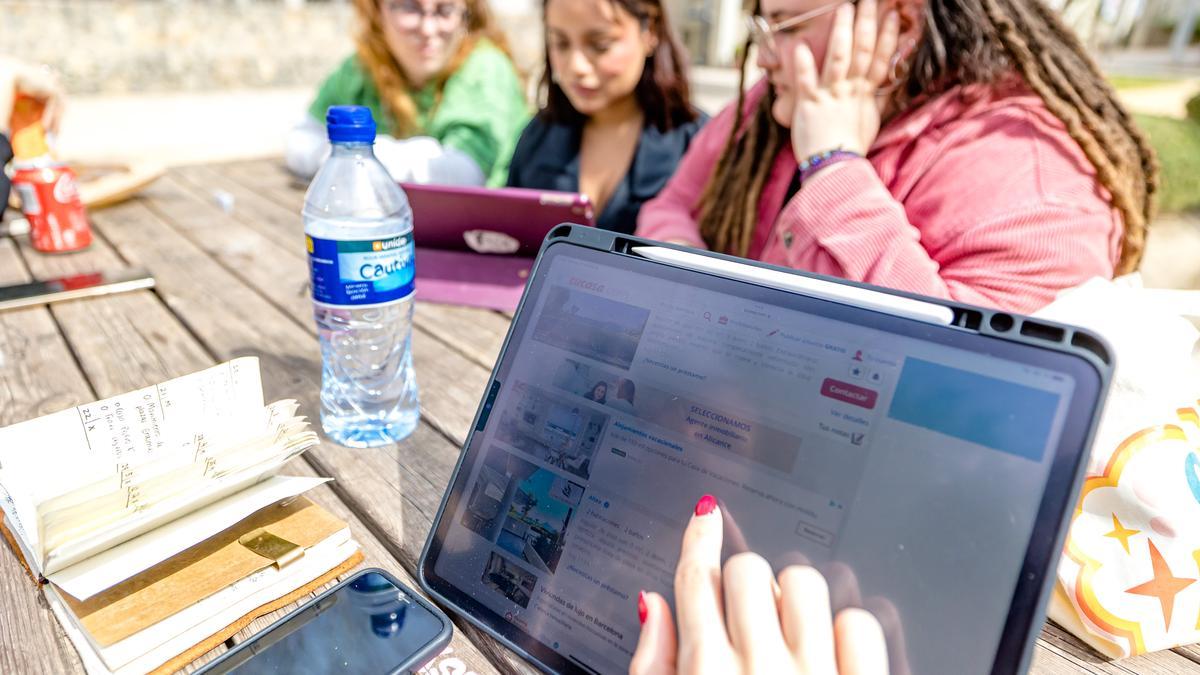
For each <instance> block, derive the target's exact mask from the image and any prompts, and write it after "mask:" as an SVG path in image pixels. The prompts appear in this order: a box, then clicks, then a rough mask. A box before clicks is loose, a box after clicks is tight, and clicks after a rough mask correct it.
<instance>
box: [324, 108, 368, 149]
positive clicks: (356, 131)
mask: <svg viewBox="0 0 1200 675" xmlns="http://www.w3.org/2000/svg"><path fill="white" fill-rule="evenodd" d="M325 125H326V126H327V127H328V128H329V142H330V143H374V142H375V118H373V117H371V109H370V108H368V107H366V106H362V105H333V106H329V110H328V112H326V113H325Z"/></svg>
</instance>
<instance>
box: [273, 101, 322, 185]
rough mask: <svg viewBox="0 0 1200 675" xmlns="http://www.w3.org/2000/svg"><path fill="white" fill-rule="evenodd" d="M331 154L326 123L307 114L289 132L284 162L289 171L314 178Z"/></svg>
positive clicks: (303, 176) (302, 176)
mask: <svg viewBox="0 0 1200 675" xmlns="http://www.w3.org/2000/svg"><path fill="white" fill-rule="evenodd" d="M328 156H329V137H328V135H327V134H326V131H325V125H323V124H321V123H320V122H318V121H317V120H315V119H313V117H312V116H311V115H308V114H305V115H304V119H303V120H301V121H300V122H299V123H298V124H297V125H296V126H294V127H292V130H291V131H290V132H288V137H287V149H286V150H285V151H284V163H285V164H286V165H287V168H288V171H291V172H292V173H294V174H296V175H297V176H300V177H301V178H312V177H313V176H315V175H316V173H317V169H320V168H321V164H323V163H324V162H325V158H326V157H328Z"/></svg>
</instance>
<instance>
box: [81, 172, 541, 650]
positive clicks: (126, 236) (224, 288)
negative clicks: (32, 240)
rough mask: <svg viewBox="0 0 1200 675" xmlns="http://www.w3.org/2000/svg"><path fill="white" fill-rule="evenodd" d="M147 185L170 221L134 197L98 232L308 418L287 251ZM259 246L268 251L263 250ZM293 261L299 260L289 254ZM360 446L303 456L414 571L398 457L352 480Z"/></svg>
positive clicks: (208, 343)
mask: <svg viewBox="0 0 1200 675" xmlns="http://www.w3.org/2000/svg"><path fill="white" fill-rule="evenodd" d="M152 194H154V195H158V196H159V197H160V198H161V199H163V200H164V201H165V202H169V203H170V204H171V208H170V212H171V213H172V214H174V215H178V217H179V221H178V222H167V221H166V220H164V219H163V218H161V217H160V216H159V215H157V214H156V213H155V212H154V210H152V209H151V208H150V207H148V206H147V204H145V203H142V202H138V201H135V202H129V203H126V204H123V205H121V206H119V207H114V208H112V209H108V210H105V211H102V212H99V213H97V214H95V220H96V225H97V229H98V231H100V232H102V233H103V234H104V236H105V237H106V238H107V239H108V240H109V241H111V242H112V244H113V246H114V248H115V249H116V251H117V252H119V253H120V255H121V256H122V257H124V258H126V259H128V260H129V261H130V262H132V263H136V264H140V265H143V266H145V267H147V268H148V269H150V270H151V272H152V273H153V274H154V276H155V279H156V282H157V284H158V286H157V288H156V293H157V294H158V295H159V297H161V298H162V299H163V301H164V302H165V303H166V305H167V306H168V307H170V308H171V309H172V310H173V311H174V313H175V314H176V315H178V316H179V317H181V319H182V321H183V323H185V324H186V325H187V326H188V328H189V331H190V332H191V333H192V334H193V335H195V336H196V338H197V339H198V340H199V341H200V342H201V343H202V344H203V345H204V347H205V348H206V349H207V350H208V351H210V352H211V353H212V354H213V355H214V356H215V357H216V358H219V359H227V358H232V357H234V356H241V355H255V356H258V357H259V359H260V361H261V364H262V371H263V382H264V389H265V390H266V393H267V396H268V398H270V399H277V398H295V399H297V400H298V401H300V402H301V407H302V409H303V410H305V411H309V414H310V415H312V416H314V417H315V415H316V411H317V410H318V408H317V404H316V401H317V394H318V392H319V386H320V365H319V353H318V348H317V342H316V339H315V335H314V329H313V328H312V327H311V323H312V320H311V316H310V312H311V306H310V305H308V300H307V299H306V300H305V301H304V303H303V304H301V303H297V302H294V301H291V300H290V299H289V298H287V297H286V294H287V293H291V292H292V291H294V289H295V288H296V286H295V285H294V284H290V283H289V278H290V277H288V276H287V273H286V270H287V269H288V268H289V265H288V264H287V262H288V257H287V254H286V253H284V252H283V251H278V255H270V254H272V252H273V251H274V250H275V247H269V248H266V249H264V248H262V246H264V245H265V244H264V243H263V241H262V240H261V238H260V237H259V235H258V234H257V233H256V232H255V231H254V230H252V229H249V228H245V227H242V226H241V224H239V223H238V222H237V221H234V220H231V219H229V218H228V217H227V216H225V215H224V214H223V213H212V212H209V211H207V210H204V209H203V207H205V206H207V205H206V204H204V203H203V202H202V201H201V200H195V199H188V198H187V194H186V193H184V192H182V191H180V190H179V189H178V187H177V186H173V185H172V180H171V179H170V178H168V179H166V180H164V181H160V183H159V184H156V186H155V188H153V190H152ZM197 211H198V212H197ZM189 214H190V215H189ZM211 242H217V243H211ZM200 244H204V246H205V247H204V248H201V246H200ZM260 253H266V254H268V255H269V259H263V258H262V257H261V256H260ZM293 255H294V254H293ZM298 261H299V262H302V260H301V259H299V258H296V259H294V260H291V262H292V263H296V264H299V263H298ZM267 264H269V265H270V266H271V267H273V268H274V269H276V270H278V271H279V273H278V274H276V275H273V276H272V275H264V276H256V275H257V273H256V272H254V271H253V269H252V268H258V267H262V266H264V265H267ZM293 266H294V265H293ZM235 271H236V272H238V273H240V274H241V275H242V276H239V274H236V273H235ZM252 280H257V281H258V282H260V283H262V284H264V286H263V291H264V292H262V293H260V292H259V289H257V288H255V287H252V286H250V285H248V283H247V282H248V281H252ZM272 298H273V299H274V302H272ZM301 313H302V315H301ZM460 358H461V357H460ZM480 386H482V385H480ZM431 392H432V393H431V394H429V395H426V397H425V398H426V400H436V399H437V397H436V395H435V394H436V392H437V389H436V388H434V389H432V390H431ZM472 396H475V395H474V394H472ZM473 405H474V404H473V403H472V406H473ZM428 438H429V441H430V442H431V443H435V444H438V447H440V448H442V453H443V454H446V455H447V456H451V457H452V456H454V455H455V454H456V453H457V448H455V447H454V446H453V445H452V444H450V443H449V442H448V441H447V440H446V439H445V437H444V436H442V435H440V434H437V433H434V432H431V433H430V434H429V435H428ZM362 452H364V451H354V450H349V449H346V448H340V447H338V446H334V445H331V444H325V445H322V446H321V447H318V448H314V449H313V450H311V451H310V452H309V453H308V457H309V461H310V464H311V465H312V466H313V467H314V468H316V469H317V470H318V471H319V472H320V473H322V474H323V475H329V476H332V477H334V478H335V479H337V482H336V483H334V485H333V487H332V489H333V490H334V491H335V494H337V495H338V496H339V497H342V498H345V497H346V495H347V492H346V490H347V489H348V484H350V483H353V484H354V489H355V490H358V491H361V493H362V494H369V495H371V496H372V499H374V500H377V501H378V502H380V503H385V504H387V505H388V506H387V508H381V509H373V510H372V511H371V512H370V513H369V514H366V515H367V516H368V517H365V518H364V526H365V527H366V529H367V530H368V531H370V532H372V533H374V534H375V535H376V536H378V537H379V538H380V543H381V545H382V546H383V548H384V549H385V550H387V551H388V552H389V554H391V555H392V557H393V558H395V559H397V560H398V561H400V562H401V564H402V566H404V567H405V569H406V571H407V573H408V574H412V573H413V571H414V570H415V564H414V562H415V561H414V560H413V559H412V556H411V554H409V553H406V552H405V548H404V541H405V535H404V530H405V522H406V519H407V518H409V517H410V516H411V515H413V514H414V513H415V512H414V511H413V509H411V508H409V507H408V504H407V503H406V496H405V495H404V494H402V493H398V492H397V490H396V488H395V484H394V482H392V481H389V478H390V477H391V476H394V475H396V474H397V473H398V472H399V466H398V465H393V466H392V467H391V471H389V472H387V473H384V474H374V473H373V474H356V475H355V476H354V479H353V480H349V479H347V477H346V475H347V474H343V473H342V472H340V471H339V470H338V467H339V466H341V465H342V464H344V463H353V461H354V458H355V457H356V456H357V455H358V454H360V453H362ZM347 503H348V506H349V507H350V508H351V509H352V510H353V511H354V512H355V513H362V511H361V510H360V509H359V507H358V506H357V505H356V504H355V503H353V502H347ZM427 518H428V517H427V516H425V520H424V521H422V522H420V523H419V524H418V526H417V527H416V529H414V534H413V536H412V538H413V539H414V540H416V539H417V538H423V537H424V532H427V531H428V520H427ZM458 635H459V636H460V637H458V638H456V640H457V642H456V644H455V646H454V649H455V655H456V658H460V659H462V661H463V662H465V663H466V664H467V665H469V666H470V667H471V668H472V669H473V670H475V671H476V672H486V671H489V670H491V669H492V667H491V666H490V665H489V662H494V663H495V664H498V665H499V666H500V667H502V668H503V669H508V670H512V669H520V665H519V664H517V663H516V662H513V661H511V660H510V659H511V655H510V654H509V653H508V652H507V650H503V649H502V648H500V647H499V645H498V644H497V643H495V642H494V641H492V640H490V639H489V638H486V637H485V636H483V635H480V634H478V633H477V632H476V631H474V629H470V628H466V629H464V630H462V631H459V633H458ZM472 638H474V642H477V643H478V647H476V646H475V645H474V644H472Z"/></svg>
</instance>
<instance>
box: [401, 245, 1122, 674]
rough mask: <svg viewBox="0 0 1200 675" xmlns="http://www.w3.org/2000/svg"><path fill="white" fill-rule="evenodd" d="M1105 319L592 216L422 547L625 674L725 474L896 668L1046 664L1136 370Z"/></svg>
mask: <svg viewBox="0 0 1200 675" xmlns="http://www.w3.org/2000/svg"><path fill="white" fill-rule="evenodd" d="M1108 355H1109V350H1108V349H1107V348H1106V347H1105V345H1104V343H1103V341H1102V340H1100V339H1099V338H1097V337H1095V336H1093V335H1089V334H1087V333H1085V332H1083V331H1082V330H1078V329H1075V328H1071V327H1068V326H1063V325H1058V324H1051V323H1047V322H1043V321H1037V320H1033V319H1029V318H1026V317H1021V316H1018V315H1013V314H1007V313H1001V312H993V311H990V310H986V309H982V308H977V307H971V306H967V305H961V304H958V303H954V302H947V301H940V300H933V299H927V298H921V297H917V296H911V295H906V294H901V293H895V292H891V291H886V290H883V289H878V288H873V287H869V286H865V285H861V284H851V283H847V282H842V281H837V280H833V279H828V278H824V277H817V276H813V275H804V274H799V273H796V272H793V271H789V270H783V269H780V268H774V267H769V266H765V265H760V264H757V263H750V262H747V261H744V260H737V259H733V258H729V257H726V256H720V255H715V254H708V253H703V252H699V251H694V250H691V249H683V248H678V247H674V246H669V245H664V244H658V243H655V242H649V241H645V240H639V239H636V238H633V237H628V236H622V235H617V234H615V233H611V232H605V231H600V230H595V229H590V228H574V227H569V226H563V227H562V228H560V229H556V230H555V231H553V232H552V233H551V235H550V236H549V237H548V239H547V241H546V243H545V244H544V246H543V249H542V253H541V255H540V257H539V259H538V262H537V265H536V267H535V269H534V274H533V276H532V278H531V280H530V283H529V286H528V289H527V290H526V293H525V296H524V297H523V299H522V302H521V306H520V308H519V309H518V311H517V314H516V317H515V319H514V321H513V324H512V327H511V329H510V332H509V335H508V338H507V341H506V343H505V346H504V349H503V351H502V352H501V355H500V357H499V361H498V363H497V364H496V368H495V370H494V371H493V373H492V378H491V380H490V382H489V384H488V387H487V389H486V390H485V396H484V398H483V401H482V403H481V405H480V407H479V411H478V413H477V416H476V419H475V423H474V425H473V427H472V431H471V433H470V435H469V436H468V438H467V440H466V443H465V448H464V452H463V453H462V456H461V458H460V460H459V463H458V466H457V468H456V470H455V473H454V475H453V476H452V478H451V481H450V485H449V487H448V490H447V493H446V495H445V498H444V499H443V502H442V504H441V508H440V510H439V512H438V515H437V518H436V519H435V522H434V526H433V529H432V531H431V533H430V536H429V539H428V541H427V543H426V546H425V550H424V552H423V554H422V559H421V563H420V579H421V583H422V584H423V586H424V587H425V589H426V590H427V591H429V592H430V593H431V594H432V595H434V596H435V597H437V598H438V599H439V600H441V601H442V602H443V603H445V604H446V605H447V606H449V607H450V608H452V609H454V610H455V611H457V612H459V613H461V614H462V615H463V616H464V617H466V619H467V620H469V621H470V622H472V623H474V624H475V625H478V626H480V627H481V628H483V629H485V630H486V631H488V632H490V633H491V634H492V635H494V636H496V637H497V638H499V639H500V640H502V641H503V642H504V643H506V644H507V645H509V646H510V647H511V648H513V649H514V650H515V651H517V652H518V653H520V654H522V655H523V656H525V657H527V658H529V659H530V660H531V661H533V662H534V663H535V664H537V665H538V666H539V667H541V668H543V669H545V670H546V671H552V672H578V673H619V672H625V671H626V670H627V668H628V662H629V659H630V657H631V655H632V653H633V650H634V649H635V647H636V644H637V639H638V632H639V624H638V620H637V611H636V601H637V595H638V591H639V590H642V589H645V590H653V591H656V592H659V593H662V594H664V595H665V596H666V597H667V598H668V600H670V599H671V597H672V587H673V575H674V568H675V563H676V559H677V557H678V554H679V546H680V542H681V535H682V532H683V528H684V525H685V524H686V522H687V519H688V517H689V516H690V514H691V512H692V509H693V507H694V505H695V503H696V501H697V499H698V498H699V497H700V496H701V495H704V494H713V495H715V496H716V497H717V499H718V501H719V502H720V504H721V512H722V514H723V517H725V518H726V527H725V531H726V533H727V536H726V554H727V555H732V554H733V553H735V552H737V551H739V550H745V549H749V550H753V551H756V552H758V553H761V554H762V555H764V556H765V557H766V558H767V559H768V560H769V561H770V562H771V563H772V565H773V566H774V567H775V568H776V570H777V571H778V570H779V569H782V567H784V566H786V565H789V564H792V563H807V564H811V565H814V566H816V567H817V568H818V569H820V570H822V571H823V572H824V573H825V574H826V577H827V579H828V580H829V582H830V586H831V597H832V599H833V604H834V609H835V610H837V609H840V608H842V607H845V606H849V605H859V606H863V607H865V608H867V609H868V610H871V611H872V612H873V613H874V614H875V615H876V616H877V617H878V618H879V619H880V621H881V623H882V624H883V625H884V627H885V632H886V633H887V638H888V649H889V658H890V661H891V664H892V672H893V673H910V672H911V673H954V674H956V675H963V674H970V673H1012V672H1020V671H1023V669H1024V668H1025V667H1026V666H1027V665H1028V663H1029V658H1030V655H1031V653H1032V649H1033V644H1034V641H1035V639H1036V637H1037V635H1038V632H1039V630H1040V628H1041V625H1042V621H1043V617H1044V614H1043V613H1044V609H1045V604H1046V601H1047V599H1048V597H1049V592H1050V589H1051V588H1052V582H1053V573H1052V571H1053V566H1054V564H1055V563H1056V561H1057V559H1058V556H1059V554H1060V551H1061V547H1062V540H1063V537H1064V534H1065V531H1066V525H1067V518H1068V516H1069V513H1070V510H1071V509H1072V507H1073V506H1074V504H1075V499H1076V495H1077V490H1078V485H1079V481H1080V479H1081V475H1082V471H1083V467H1084V465H1085V461H1084V460H1085V458H1086V455H1087V449H1088V447H1089V445H1090V442H1091V438H1092V435H1093V433H1094V430H1095V425H1096V420H1097V417H1098V414H1099V408H1100V406H1101V402H1102V401H1103V398H1104V394H1105V392H1106V390H1107V386H1108V381H1109V377H1110V372H1111V364H1110V363H1109V359H1110V357H1109V356H1108Z"/></svg>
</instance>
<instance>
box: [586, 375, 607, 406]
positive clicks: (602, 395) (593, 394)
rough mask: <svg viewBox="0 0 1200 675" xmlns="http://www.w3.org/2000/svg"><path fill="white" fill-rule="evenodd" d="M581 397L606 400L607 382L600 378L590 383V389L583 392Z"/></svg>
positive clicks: (597, 400) (596, 400) (598, 400)
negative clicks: (592, 383)
mask: <svg viewBox="0 0 1200 675" xmlns="http://www.w3.org/2000/svg"><path fill="white" fill-rule="evenodd" d="M583 397H584V398H586V399H587V400H589V401H595V402H596V403H604V402H605V401H607V400H608V383H607V382H605V381H604V380H600V381H599V382H597V383H596V384H594V385H592V390H591V391H589V392H588V393H586V394H584V395H583Z"/></svg>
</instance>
